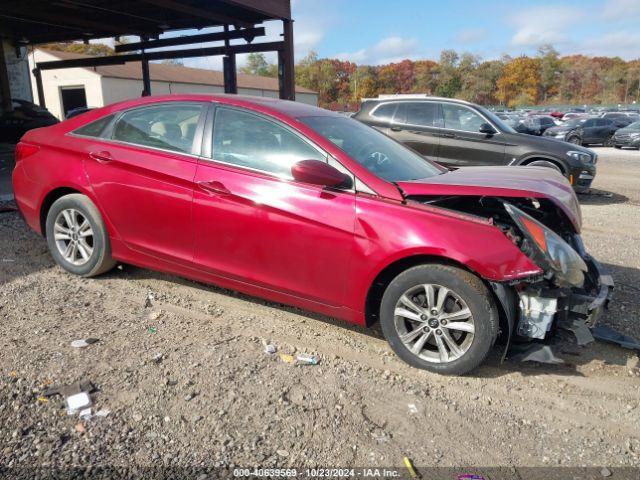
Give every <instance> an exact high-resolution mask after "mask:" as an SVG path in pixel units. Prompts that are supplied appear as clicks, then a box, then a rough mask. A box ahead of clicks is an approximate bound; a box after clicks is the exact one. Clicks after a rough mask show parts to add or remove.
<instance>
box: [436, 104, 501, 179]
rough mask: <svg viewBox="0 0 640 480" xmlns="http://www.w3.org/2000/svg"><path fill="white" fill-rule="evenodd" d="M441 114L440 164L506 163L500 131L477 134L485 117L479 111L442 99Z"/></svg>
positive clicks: (455, 165)
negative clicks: (442, 124) (442, 122)
mask: <svg viewBox="0 0 640 480" xmlns="http://www.w3.org/2000/svg"><path fill="white" fill-rule="evenodd" d="M442 114H443V117H444V128H443V129H442V136H441V137H440V153H439V160H438V161H439V162H440V163H442V164H444V165H448V166H453V167H466V166H471V165H504V164H505V156H504V151H505V144H504V142H503V141H502V139H501V134H500V133H496V134H494V135H487V134H484V133H480V132H479V129H480V125H482V124H483V123H487V120H486V119H485V118H484V117H482V116H481V115H480V114H479V113H478V112H476V111H475V110H472V109H471V108H469V107H467V106H464V105H458V104H455V103H445V102H443V103H442Z"/></svg>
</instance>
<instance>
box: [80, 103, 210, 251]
mask: <svg viewBox="0 0 640 480" xmlns="http://www.w3.org/2000/svg"><path fill="white" fill-rule="evenodd" d="M205 110H206V104H205V103H200V102H184V103H183V102H167V103H165V104H154V105H150V106H144V107H139V108H134V109H131V110H128V111H126V112H124V113H122V114H121V115H120V116H119V117H118V118H116V119H115V122H114V123H113V125H112V126H111V127H110V130H111V131H110V132H109V133H108V134H107V136H108V138H106V139H105V140H102V139H100V140H98V139H86V141H84V142H83V149H84V152H85V168H86V171H87V174H88V176H89V180H90V182H91V186H92V188H93V191H94V193H95V195H96V197H97V198H98V200H99V202H100V205H101V207H102V208H103V209H104V211H105V213H106V215H107V216H108V217H109V219H110V220H111V222H112V223H113V225H114V226H115V228H116V230H117V232H118V234H119V236H120V237H121V239H122V240H123V241H124V242H125V243H126V244H127V245H128V246H129V247H130V248H132V249H134V250H138V251H141V252H144V253H148V254H152V255H156V256H158V257H163V258H165V259H169V260H174V261H179V262H181V263H185V262H186V263H188V262H191V260H192V259H193V230H192V218H191V204H192V199H193V179H194V177H195V174H196V168H197V155H196V154H197V153H199V147H200V143H199V142H198V139H200V138H201V136H199V135H197V131H198V128H200V130H201V129H202V125H203V122H204V113H203V112H204V111H205ZM78 132H79V133H80V134H82V132H81V131H78ZM78 132H76V133H78Z"/></svg>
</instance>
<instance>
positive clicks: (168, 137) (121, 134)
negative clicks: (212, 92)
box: [112, 103, 204, 153]
mask: <svg viewBox="0 0 640 480" xmlns="http://www.w3.org/2000/svg"><path fill="white" fill-rule="evenodd" d="M203 109H204V104H202V103H174V104H164V105H158V106H152V107H142V108H138V109H135V110H130V111H128V112H125V113H124V114H123V115H122V116H121V117H120V118H119V119H118V121H117V122H116V124H115V126H114V128H113V137H112V138H113V139H114V140H119V141H121V142H127V143H133V144H136V145H142V146H145V147H154V148H162V149H164V150H173V151H176V152H184V153H191V148H192V145H193V139H194V137H195V134H196V127H197V125H198V119H199V118H200V114H201V113H202V110H203Z"/></svg>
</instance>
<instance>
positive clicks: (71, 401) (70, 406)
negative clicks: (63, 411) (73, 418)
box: [65, 392, 91, 415]
mask: <svg viewBox="0 0 640 480" xmlns="http://www.w3.org/2000/svg"><path fill="white" fill-rule="evenodd" d="M65 400H66V402H67V415H73V414H75V413H76V412H77V411H78V410H84V409H86V408H87V407H89V406H91V397H90V396H89V394H88V393H87V392H80V393H75V394H73V395H69V396H68V397H67V398H66V399H65ZM89 413H91V409H89Z"/></svg>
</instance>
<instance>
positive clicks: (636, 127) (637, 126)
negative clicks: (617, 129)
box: [624, 122, 640, 132]
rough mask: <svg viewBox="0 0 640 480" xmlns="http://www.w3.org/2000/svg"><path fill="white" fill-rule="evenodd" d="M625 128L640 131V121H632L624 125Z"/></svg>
mask: <svg viewBox="0 0 640 480" xmlns="http://www.w3.org/2000/svg"><path fill="white" fill-rule="evenodd" d="M624 129H625V130H635V131H638V132H640V122H633V123H632V124H631V125H627V126H626V127H624Z"/></svg>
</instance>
